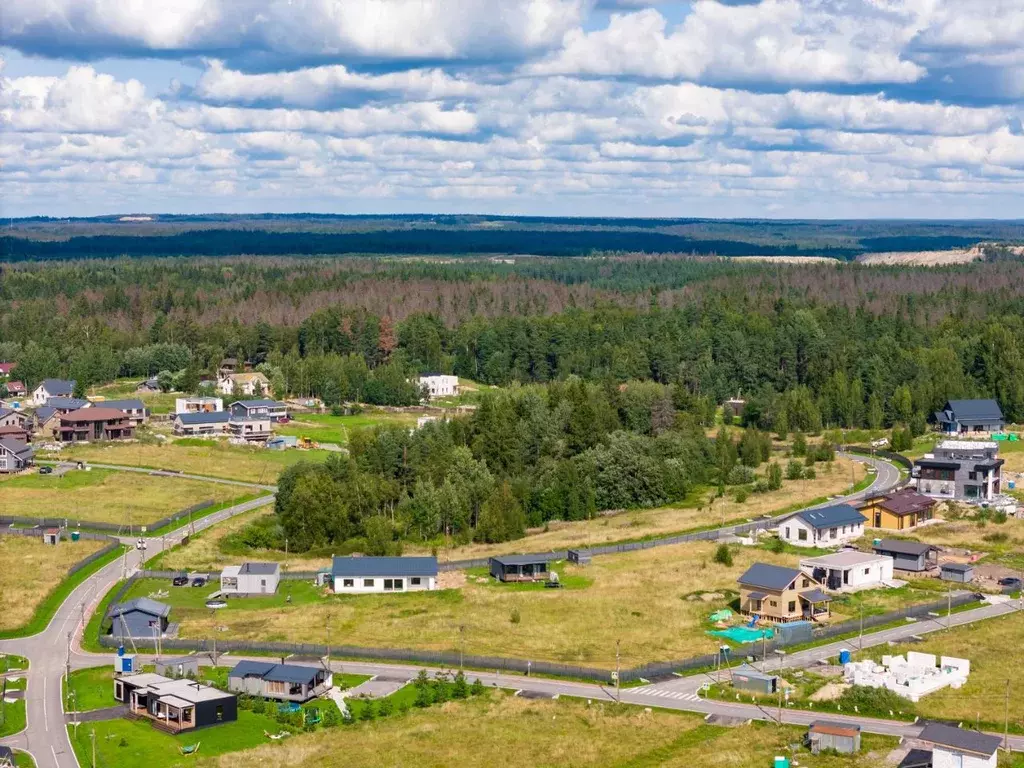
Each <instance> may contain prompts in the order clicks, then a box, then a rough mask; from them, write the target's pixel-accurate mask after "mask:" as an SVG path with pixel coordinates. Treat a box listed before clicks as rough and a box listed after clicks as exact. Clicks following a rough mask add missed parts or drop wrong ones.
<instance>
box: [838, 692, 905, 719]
mask: <svg viewBox="0 0 1024 768" xmlns="http://www.w3.org/2000/svg"><path fill="white" fill-rule="evenodd" d="M836 703H837V704H839V705H841V706H842V708H843V709H842V711H843V712H854V711H856V712H857V713H858V714H860V715H862V716H863V715H879V716H882V717H888V716H889V712H890V711H892V712H902V713H904V714H907V713H913V712H914V705H913V704H912V703H911V702H909V701H907V700H906V699H904V698H903V697H902V696H900V695H899V694H897V693H894V692H893V691H890V690H888V689H886V688H868V687H866V686H863V685H854V686H852V687H851V688H848V689H846V690H845V691H844V692H843V695H842V696H840V697H839V698H838V699H837V700H836ZM855 707H856V710H855V709H854V708H855Z"/></svg>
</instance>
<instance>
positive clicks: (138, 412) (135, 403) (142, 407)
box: [98, 399, 149, 427]
mask: <svg viewBox="0 0 1024 768" xmlns="http://www.w3.org/2000/svg"><path fill="white" fill-rule="evenodd" d="M98 405H102V406H103V407H104V408H116V409H117V410H119V411H124V414H125V415H126V416H127V417H128V420H129V421H131V423H132V426H135V427H137V426H139V425H140V424H145V423H146V419H148V418H149V411H147V410H146V404H145V403H143V402H142V401H141V400H137V399H130V400H104V401H102V402H101V403H98Z"/></svg>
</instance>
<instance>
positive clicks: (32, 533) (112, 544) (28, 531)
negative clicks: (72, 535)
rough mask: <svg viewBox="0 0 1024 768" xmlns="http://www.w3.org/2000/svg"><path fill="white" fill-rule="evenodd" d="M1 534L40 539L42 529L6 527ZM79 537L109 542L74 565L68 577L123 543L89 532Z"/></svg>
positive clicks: (0, 531) (84, 532)
mask: <svg viewBox="0 0 1024 768" xmlns="http://www.w3.org/2000/svg"><path fill="white" fill-rule="evenodd" d="M0 533H2V534H3V535H5V536H24V537H28V538H38V537H39V536H40V529H39V528H10V527H6V528H3V529H2V530H0ZM78 537H79V538H80V539H85V540H86V541H105V542H107V545H106V546H105V547H103V548H102V549H99V550H97V551H96V552H93V553H92V554H91V555H89V556H88V557H84V558H82V559H81V560H79V561H78V562H77V563H73V564H72V565H71V566H70V567H69V568H68V570H67V575H68V576H71V575H72V574H74V573H77V572H78V571H80V570H82V569H83V568H85V567H86V566H87V565H90V564H92V563H94V562H96V561H97V560H99V559H100V558H101V557H106V556H107V555H109V554H110V553H111V552H113V551H114V550H116V549H117V548H118V547H120V546H121V542H119V541H118V540H117V539H115V538H114V537H113V536H107V535H105V534H102V533H89V532H88V531H83V532H81V533H79V534H78Z"/></svg>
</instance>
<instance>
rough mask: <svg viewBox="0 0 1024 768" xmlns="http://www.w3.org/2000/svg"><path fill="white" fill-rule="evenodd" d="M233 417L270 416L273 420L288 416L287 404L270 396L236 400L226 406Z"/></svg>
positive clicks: (252, 417) (253, 417)
mask: <svg viewBox="0 0 1024 768" xmlns="http://www.w3.org/2000/svg"><path fill="white" fill-rule="evenodd" d="M228 409H229V410H230V411H231V415H232V416H233V417H235V418H244V419H255V418H270V419H272V420H274V421H277V420H278V419H281V418H285V417H287V416H288V405H287V403H282V402H279V401H277V400H271V399H270V398H261V399H258V400H236V401H235V402H233V403H232V404H231V405H229V406H228Z"/></svg>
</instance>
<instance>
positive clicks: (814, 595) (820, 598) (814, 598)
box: [800, 589, 832, 603]
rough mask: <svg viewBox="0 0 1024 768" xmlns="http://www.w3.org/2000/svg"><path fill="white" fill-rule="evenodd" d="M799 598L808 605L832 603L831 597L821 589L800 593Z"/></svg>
mask: <svg viewBox="0 0 1024 768" xmlns="http://www.w3.org/2000/svg"><path fill="white" fill-rule="evenodd" d="M800 597H802V598H803V599H804V600H806V601H807V602H809V603H830V602H832V596H831V595H830V594H829V593H828V592H825V591H823V590H821V589H809V590H807V591H806V592H801V593H800Z"/></svg>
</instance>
